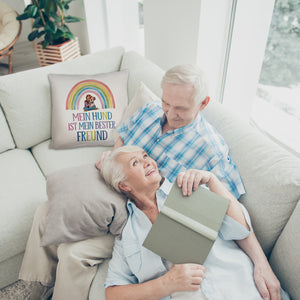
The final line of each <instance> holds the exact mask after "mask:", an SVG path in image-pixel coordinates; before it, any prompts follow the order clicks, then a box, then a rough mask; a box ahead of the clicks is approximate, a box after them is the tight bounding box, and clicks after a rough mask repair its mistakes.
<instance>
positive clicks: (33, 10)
mask: <svg viewBox="0 0 300 300" xmlns="http://www.w3.org/2000/svg"><path fill="white" fill-rule="evenodd" d="M37 12H38V8H37V6H35V5H31V7H30V8H29V10H28V16H29V17H30V18H34V17H35V16H36V14H37Z"/></svg>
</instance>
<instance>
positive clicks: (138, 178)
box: [117, 151, 161, 191]
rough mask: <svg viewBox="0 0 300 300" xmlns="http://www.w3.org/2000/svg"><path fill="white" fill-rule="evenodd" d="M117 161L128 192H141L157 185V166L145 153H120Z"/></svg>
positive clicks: (159, 177) (159, 179)
mask: <svg viewBox="0 0 300 300" xmlns="http://www.w3.org/2000/svg"><path fill="white" fill-rule="evenodd" d="M117 160H118V162H119V163H121V164H122V166H123V171H124V174H125V177H126V180H124V182H123V183H124V184H126V187H127V188H129V189H130V191H140V190H141V191H143V190H144V189H145V188H148V187H151V186H153V187H155V188H156V187H157V185H159V183H160V181H161V176H160V174H159V172H158V168H157V164H156V162H155V161H154V160H153V159H152V158H151V157H149V156H148V154H147V153H146V152H145V151H138V152H128V153H126V152H125V153H120V154H119V155H118V157H117ZM154 190H155V189H154Z"/></svg>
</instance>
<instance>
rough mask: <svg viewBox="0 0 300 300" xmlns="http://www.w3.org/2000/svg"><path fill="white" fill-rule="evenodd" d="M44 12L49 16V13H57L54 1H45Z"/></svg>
mask: <svg viewBox="0 0 300 300" xmlns="http://www.w3.org/2000/svg"><path fill="white" fill-rule="evenodd" d="M45 1H46V4H45V12H46V14H48V15H50V12H56V11H57V5H56V1H54V0H45Z"/></svg>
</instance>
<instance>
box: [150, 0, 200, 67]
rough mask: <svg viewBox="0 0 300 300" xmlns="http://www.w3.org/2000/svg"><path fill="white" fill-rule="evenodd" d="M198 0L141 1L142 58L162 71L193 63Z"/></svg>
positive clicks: (195, 57)
mask: <svg viewBox="0 0 300 300" xmlns="http://www.w3.org/2000/svg"><path fill="white" fill-rule="evenodd" d="M200 7H201V1H199V0H185V1H183V0H144V29H145V56H146V57H147V58H149V59H150V60H152V61H154V62H155V63H156V64H158V65H159V66H160V67H161V68H163V69H168V68H170V67H172V66H174V65H175V64H183V63H191V64H193V63H196V61H197V52H198V38H199V22H200Z"/></svg>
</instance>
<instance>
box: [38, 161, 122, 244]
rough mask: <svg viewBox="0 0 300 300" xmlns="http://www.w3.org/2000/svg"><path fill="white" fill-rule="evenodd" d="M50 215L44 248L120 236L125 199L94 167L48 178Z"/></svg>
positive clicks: (73, 169)
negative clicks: (101, 237) (94, 238)
mask: <svg viewBox="0 0 300 300" xmlns="http://www.w3.org/2000/svg"><path fill="white" fill-rule="evenodd" d="M47 194H48V200H49V212H48V215H47V219H46V226H45V232H44V234H43V237H42V241H41V245H42V246H45V245H51V244H55V245H57V244H61V243H66V242H74V241H80V240H84V239H88V238H92V237H97V236H102V235H105V234H107V233H111V234H113V235H116V236H119V235H120V234H121V232H122V229H123V227H124V225H125V223H126V221H127V209H126V198H125V196H123V195H121V194H119V193H117V192H115V191H114V190H112V189H111V188H110V187H108V186H107V185H106V184H105V182H104V180H103V179H102V177H101V175H100V173H99V171H98V170H97V169H96V167H95V166H94V165H83V166H79V167H73V168H67V169H63V170H61V171H57V172H55V173H53V174H51V175H49V176H48V177H47Z"/></svg>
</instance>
